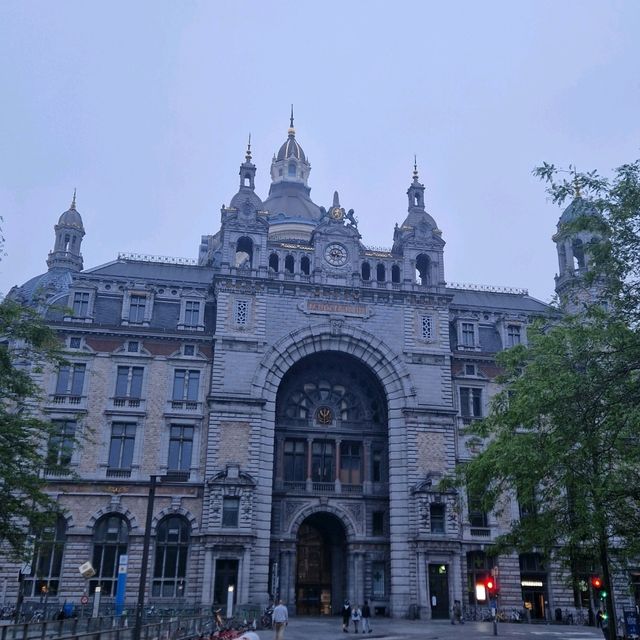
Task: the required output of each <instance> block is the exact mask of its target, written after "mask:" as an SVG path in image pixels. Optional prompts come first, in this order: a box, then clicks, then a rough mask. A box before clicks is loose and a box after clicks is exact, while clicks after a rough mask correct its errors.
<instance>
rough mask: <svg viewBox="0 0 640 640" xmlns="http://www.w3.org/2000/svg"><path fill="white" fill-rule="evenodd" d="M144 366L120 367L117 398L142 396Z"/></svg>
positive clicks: (117, 377) (117, 379)
mask: <svg viewBox="0 0 640 640" xmlns="http://www.w3.org/2000/svg"><path fill="white" fill-rule="evenodd" d="M143 374H144V367H118V374H117V376H116V393H115V397H116V398H141V397H142V376H143Z"/></svg>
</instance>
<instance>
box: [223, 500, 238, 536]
mask: <svg viewBox="0 0 640 640" xmlns="http://www.w3.org/2000/svg"><path fill="white" fill-rule="evenodd" d="M239 520H240V498H235V497H231V496H225V497H224V498H223V499H222V526H223V527H234V528H235V527H237V526H238V524H239Z"/></svg>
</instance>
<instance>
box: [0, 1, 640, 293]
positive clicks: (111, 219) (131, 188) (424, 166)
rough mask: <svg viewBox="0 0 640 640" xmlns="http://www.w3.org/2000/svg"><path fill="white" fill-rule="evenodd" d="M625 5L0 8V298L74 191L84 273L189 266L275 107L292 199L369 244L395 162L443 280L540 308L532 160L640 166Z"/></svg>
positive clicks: (265, 156)
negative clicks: (162, 259)
mask: <svg viewBox="0 0 640 640" xmlns="http://www.w3.org/2000/svg"><path fill="white" fill-rule="evenodd" d="M639 34H640V2H638V1H637V0H628V1H626V2H624V1H610V0H609V1H605V0H601V1H598V2H596V1H591V0H582V1H577V0H576V1H561V0H555V1H536V2H533V1H516V0H510V1H508V2H507V1H504V2H487V1H484V2H471V1H468V2H427V1H423V2H393V3H392V2H389V1H387V2H377V1H371V0H367V1H364V0H363V1H359V2H356V1H351V2H348V1H345V0H342V1H329V0H322V1H318V2H309V1H301V0H298V1H297V2H288V1H286V2H285V1H283V2H269V1H265V0H263V1H253V0H245V1H243V2H231V1H230V2H213V1H210V2H195V1H191V2H189V1H183V2H177V1H176V2H164V1H158V0H154V1H153V2H131V1H130V0H127V1H114V0H110V1H109V2H88V1H86V0H83V1H78V2H74V1H69V0H56V1H55V2H54V1H53V0H49V1H46V2H45V1H35V0H33V1H28V2H27V1H24V0H20V1H17V0H16V1H14V0H2V3H1V4H0V79H1V81H2V89H3V90H2V96H3V98H2V101H1V102H0V210H1V211H2V215H3V217H4V222H3V229H4V235H5V237H6V246H5V250H6V254H7V255H6V256H5V257H4V259H3V260H2V262H1V263H0V292H3V293H6V292H7V291H8V289H9V288H10V287H11V285H13V284H15V283H22V282H24V281H25V280H27V279H28V278H30V277H32V276H34V275H36V274H38V273H42V272H43V271H45V270H46V265H45V260H46V256H47V253H48V251H49V250H50V249H51V248H52V246H53V225H54V224H55V223H56V221H57V219H58V216H59V215H60V213H62V211H64V210H65V209H67V208H68V205H69V203H70V200H71V196H72V193H73V189H74V187H77V189H78V210H79V211H80V213H81V214H82V217H83V220H84V224H85V228H86V231H87V235H86V237H85V240H84V242H83V255H84V260H85V267H90V266H95V265H97V264H101V263H104V262H107V261H109V260H112V259H114V258H115V256H116V254H117V253H118V252H119V251H137V252H141V253H150V254H159V255H171V256H185V257H195V256H196V255H197V247H198V243H199V239H200V235H201V234H205V233H213V232H215V231H216V229H217V228H218V226H219V220H220V213H219V209H220V205H221V204H222V203H228V202H229V200H230V199H231V197H232V196H233V194H234V193H235V191H236V189H237V184H238V165H239V163H240V162H241V161H242V159H243V155H244V149H245V146H246V139H247V134H248V133H249V132H251V133H252V142H253V144H252V146H253V157H254V162H255V163H256V165H257V167H258V176H257V186H258V192H259V194H260V195H261V197H263V198H265V197H266V194H267V191H268V185H269V164H270V160H271V156H272V154H273V153H274V152H275V151H276V150H277V148H278V147H279V145H280V144H281V143H282V142H283V141H284V139H285V138H286V129H287V125H288V115H289V105H290V103H292V102H293V103H294V104H295V111H296V129H297V137H298V140H299V142H300V143H301V145H302V147H303V148H304V150H305V152H306V153H307V155H308V156H309V158H310V161H311V164H312V172H311V176H310V185H311V187H312V192H311V195H312V198H313V199H314V200H315V201H316V202H317V203H318V204H323V205H325V206H328V205H329V204H330V202H331V197H332V194H333V191H334V189H338V190H339V191H340V196H341V201H342V204H343V205H344V206H345V207H347V208H354V209H355V211H356V215H357V216H358V218H359V220H360V230H361V232H362V235H363V241H364V242H365V244H368V245H379V246H389V245H390V244H391V240H392V234H393V225H394V224H395V222H399V223H401V222H402V220H403V219H404V217H405V214H406V195H405V192H406V189H407V187H408V185H409V182H410V179H411V172H412V168H413V167H412V163H413V154H414V153H416V154H417V155H418V164H419V170H420V177H421V180H422V181H423V182H424V183H425V185H426V187H427V193H426V201H427V207H428V210H429V212H430V213H431V214H432V215H433V217H434V218H435V219H436V221H437V222H438V224H439V226H440V228H441V229H442V230H443V237H444V239H445V240H446V242H447V246H446V248H445V273H446V277H447V280H449V281H455V282H474V283H486V284H496V285H512V286H520V287H526V288H528V289H529V290H530V292H531V293H532V294H533V295H535V296H537V297H539V298H541V299H544V300H548V299H549V298H550V297H551V295H552V293H553V276H554V274H555V273H556V271H557V260H556V254H555V249H554V246H553V243H552V242H551V235H552V234H553V232H554V230H555V224H556V221H557V218H558V215H559V211H558V210H557V208H555V207H554V206H552V205H551V204H550V203H549V202H548V200H547V198H546V196H545V193H544V189H543V186H542V185H541V184H540V183H538V182H537V181H536V179H534V178H533V177H532V176H531V169H532V168H533V167H534V166H536V165H537V164H539V163H541V162H542V161H543V160H547V161H550V162H555V163H559V164H568V163H575V164H576V165H577V166H578V168H579V169H585V170H586V169H591V168H596V167H597V168H601V169H603V170H608V169H610V168H612V167H615V166H617V165H619V164H622V163H624V162H626V161H629V160H632V159H635V158H637V157H639V156H640V117H639V114H640V37H639Z"/></svg>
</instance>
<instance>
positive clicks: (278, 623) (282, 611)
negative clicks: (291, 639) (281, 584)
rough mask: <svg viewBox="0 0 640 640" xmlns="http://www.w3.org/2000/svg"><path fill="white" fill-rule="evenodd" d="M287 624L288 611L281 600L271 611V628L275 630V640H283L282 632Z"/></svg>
mask: <svg viewBox="0 0 640 640" xmlns="http://www.w3.org/2000/svg"><path fill="white" fill-rule="evenodd" d="M288 624H289V611H288V610H287V607H285V605H284V602H282V600H278V606H277V607H275V609H274V610H273V626H274V627H275V630H276V640H284V630H285V628H286V627H287V625H288Z"/></svg>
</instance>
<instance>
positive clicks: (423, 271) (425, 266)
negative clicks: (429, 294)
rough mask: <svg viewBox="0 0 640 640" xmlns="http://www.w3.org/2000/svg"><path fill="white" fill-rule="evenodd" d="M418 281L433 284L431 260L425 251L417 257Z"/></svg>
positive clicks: (422, 283) (423, 283)
mask: <svg viewBox="0 0 640 640" xmlns="http://www.w3.org/2000/svg"><path fill="white" fill-rule="evenodd" d="M416 282H418V283H419V284H421V285H428V284H431V260H429V256H428V255H426V254H424V253H421V254H420V255H419V256H418V257H417V258H416Z"/></svg>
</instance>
